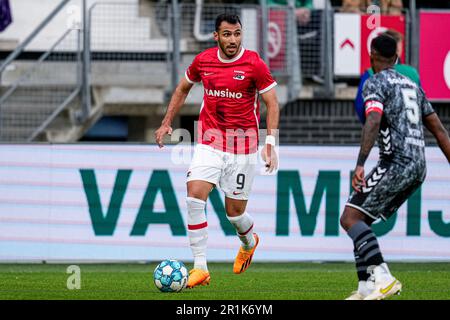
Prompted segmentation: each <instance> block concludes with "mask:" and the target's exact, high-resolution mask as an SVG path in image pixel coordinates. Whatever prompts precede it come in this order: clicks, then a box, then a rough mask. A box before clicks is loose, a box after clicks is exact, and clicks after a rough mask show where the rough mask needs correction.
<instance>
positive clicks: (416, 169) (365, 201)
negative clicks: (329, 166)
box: [346, 161, 426, 220]
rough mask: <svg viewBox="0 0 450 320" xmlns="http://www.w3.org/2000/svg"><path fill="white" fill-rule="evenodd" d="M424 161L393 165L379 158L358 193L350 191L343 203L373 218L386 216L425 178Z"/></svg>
mask: <svg viewBox="0 0 450 320" xmlns="http://www.w3.org/2000/svg"><path fill="white" fill-rule="evenodd" d="M425 175H426V168H425V164H424V163H414V162H412V163H409V164H397V163H392V162H388V161H380V162H379V163H378V164H377V166H376V167H375V168H373V169H372V171H371V172H370V173H369V174H368V175H367V176H366V177H365V180H366V187H364V188H363V189H362V192H356V191H353V193H352V194H351V195H350V198H349V200H348V202H347V204H346V206H349V207H353V208H356V209H358V210H359V211H361V212H363V213H364V214H366V215H368V216H369V217H370V218H372V219H374V220H376V219H378V218H381V219H383V220H387V219H389V217H390V216H392V214H394V213H395V212H396V211H397V209H398V208H399V207H400V206H401V205H402V204H403V203H404V202H405V201H406V200H407V199H408V198H409V197H410V196H411V195H412V194H413V193H414V191H416V190H417V189H418V188H419V187H420V185H421V184H422V183H423V181H424V180H425Z"/></svg>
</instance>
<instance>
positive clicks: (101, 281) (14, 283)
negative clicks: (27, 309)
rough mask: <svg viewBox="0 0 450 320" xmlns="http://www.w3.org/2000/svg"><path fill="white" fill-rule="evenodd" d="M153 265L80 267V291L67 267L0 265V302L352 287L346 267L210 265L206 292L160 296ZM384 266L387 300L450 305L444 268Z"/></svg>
mask: <svg viewBox="0 0 450 320" xmlns="http://www.w3.org/2000/svg"><path fill="white" fill-rule="evenodd" d="M156 265H157V263H156V262H155V263H148V264H80V265H79V266H80V268H81V289H79V290H76V289H75V290H69V289H67V279H68V278H69V276H70V274H68V273H66V270H67V267H68V266H69V265H68V264H64V265H63V264H0V300H7V299H15V300H17V299H31V300H34V299H69V300H74V299H99V300H108V299H117V300H126V299H132V300H135V299H150V300H197V299H198V300H226V299H229V300H235V299H239V300H254V299H255V300H342V299H344V298H345V297H346V296H348V295H349V294H350V293H351V291H353V290H355V289H356V286H357V279H356V274H355V271H354V267H353V264H352V263H256V262H255V263H253V264H252V266H251V267H250V268H249V269H248V270H247V271H246V272H245V273H243V274H241V275H235V274H233V272H232V263H210V264H209V269H210V273H211V284H210V285H209V286H203V287H198V288H194V289H185V290H183V291H182V292H180V293H162V292H159V291H158V289H157V288H156V287H155V285H154V284H153V278H152V273H153V269H154V268H155V266H156ZM186 266H187V267H188V269H189V268H191V267H192V265H191V264H187V265H186ZM389 266H390V268H391V271H392V273H393V274H394V275H395V276H396V277H397V278H398V279H399V280H400V281H401V282H402V283H403V292H402V294H401V295H400V296H395V297H392V298H391V299H392V300H431V299H433V300H450V263H391V264H389Z"/></svg>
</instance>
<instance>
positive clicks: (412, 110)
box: [402, 89, 420, 124]
mask: <svg viewBox="0 0 450 320" xmlns="http://www.w3.org/2000/svg"><path fill="white" fill-rule="evenodd" d="M402 95H403V102H404V103H405V107H406V115H407V116H408V119H409V121H410V122H411V123H412V124H418V123H419V120H420V119H419V105H418V104H417V92H416V90H414V89H402Z"/></svg>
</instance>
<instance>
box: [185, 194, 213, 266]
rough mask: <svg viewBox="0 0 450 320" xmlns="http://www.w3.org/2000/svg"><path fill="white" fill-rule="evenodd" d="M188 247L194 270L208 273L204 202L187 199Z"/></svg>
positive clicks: (206, 224) (206, 227)
mask: <svg viewBox="0 0 450 320" xmlns="http://www.w3.org/2000/svg"><path fill="white" fill-rule="evenodd" d="M186 204H187V209H188V219H187V222H188V236H189V245H190V247H191V250H192V254H193V256H194V269H201V270H205V271H208V266H207V263H206V245H207V242H208V223H207V221H206V214H205V206H206V202H205V201H203V200H200V199H196V198H192V197H187V198H186Z"/></svg>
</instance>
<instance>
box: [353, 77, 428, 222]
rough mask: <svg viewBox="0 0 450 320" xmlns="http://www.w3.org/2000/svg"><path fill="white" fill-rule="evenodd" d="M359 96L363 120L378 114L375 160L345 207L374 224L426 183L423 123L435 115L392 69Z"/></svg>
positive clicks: (419, 92) (414, 88)
mask: <svg viewBox="0 0 450 320" xmlns="http://www.w3.org/2000/svg"><path fill="white" fill-rule="evenodd" d="M363 96H364V101H365V109H366V115H367V114H368V113H370V112H373V111H374V112H379V113H380V114H382V118H381V124H380V130H379V133H378V146H379V149H380V160H379V162H378V164H377V166H376V167H375V168H373V169H372V171H371V172H370V173H369V174H368V175H367V176H366V177H365V181H366V186H365V187H363V188H362V191H361V192H353V193H352V194H351V195H350V198H349V201H348V203H347V206H350V207H354V208H356V209H358V210H360V211H362V212H363V213H365V214H366V215H368V216H370V217H371V218H373V219H378V218H382V219H387V218H389V217H390V216H391V215H392V214H393V213H394V212H395V211H396V210H397V209H398V208H399V207H400V206H401V205H402V204H403V203H404V202H405V201H406V200H407V199H408V198H409V197H410V196H411V194H412V193H413V192H414V191H415V190H416V189H417V188H418V187H419V186H420V185H421V184H422V182H423V181H424V180H425V175H426V163H425V139H424V133H423V121H422V118H423V117H424V116H427V115H429V114H431V113H433V112H434V110H433V107H432V106H431V104H430V103H429V102H428V100H427V98H426V97H425V94H424V92H423V90H422V89H421V88H420V87H418V86H417V85H416V83H414V82H413V81H411V80H410V79H409V78H407V77H405V76H403V75H401V74H400V73H398V72H397V71H395V70H394V69H386V70H383V71H381V72H379V73H377V74H375V75H374V76H373V77H371V78H370V79H369V80H367V82H366V83H365V85H364V89H363Z"/></svg>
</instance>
